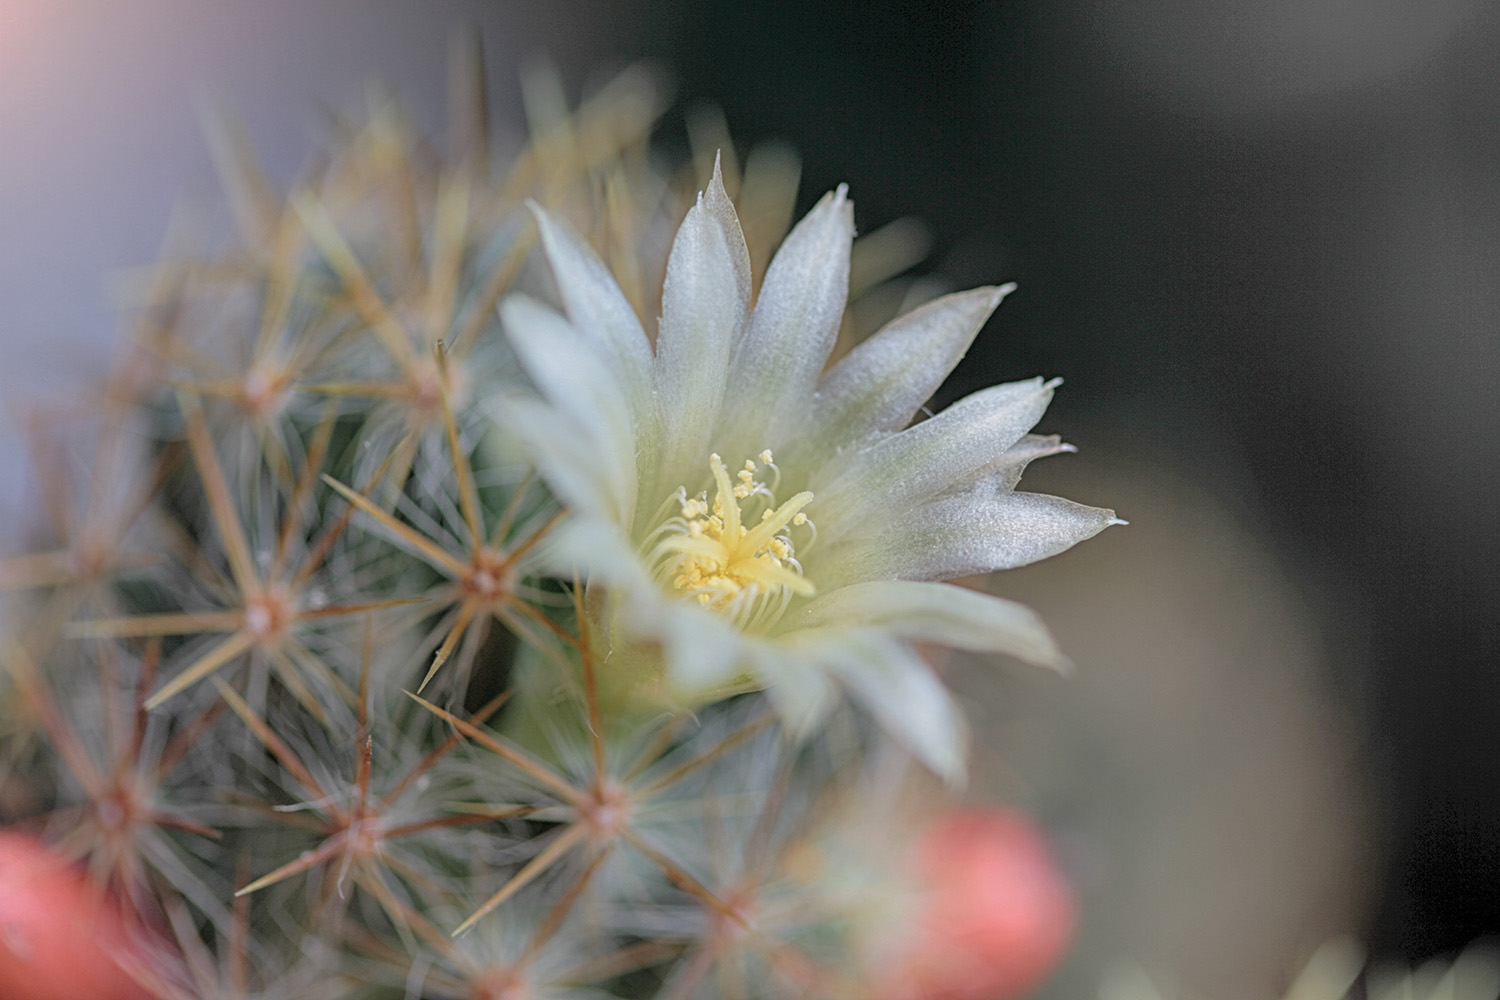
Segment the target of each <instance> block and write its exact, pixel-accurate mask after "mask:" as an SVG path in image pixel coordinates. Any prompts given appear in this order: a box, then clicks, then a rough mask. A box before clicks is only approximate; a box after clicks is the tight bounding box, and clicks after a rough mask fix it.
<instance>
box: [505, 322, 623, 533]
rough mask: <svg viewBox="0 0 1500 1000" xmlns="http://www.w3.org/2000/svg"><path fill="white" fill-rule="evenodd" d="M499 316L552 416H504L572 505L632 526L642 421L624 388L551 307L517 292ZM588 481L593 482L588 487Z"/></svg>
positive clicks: (518, 410) (520, 410) (516, 410)
mask: <svg viewBox="0 0 1500 1000" xmlns="http://www.w3.org/2000/svg"><path fill="white" fill-rule="evenodd" d="M500 316H501V320H502V322H503V323H504V325H505V330H506V334H507V336H508V337H509V339H510V342H511V345H512V346H513V347H514V348H515V351H516V356H517V357H518V358H519V360H520V362H521V366H522V367H523V368H524V369H525V370H526V374H527V375H528V376H530V377H531V380H532V382H533V383H535V385H536V387H537V389H538V390H539V391H540V392H541V393H542V395H543V396H544V397H545V398H546V400H547V402H548V403H549V404H550V407H549V408H548V410H549V411H550V414H551V416H550V418H549V416H548V414H547V413H543V412H538V411H536V410H535V409H534V408H531V407H527V406H511V407H509V408H508V409H507V408H506V406H505V404H504V403H502V404H501V408H502V412H501V414H500V415H501V419H502V420H508V421H511V422H512V423H513V425H514V426H515V428H516V431H517V433H518V436H519V437H520V438H521V440H522V441H523V443H524V444H525V445H526V447H527V449H528V450H529V451H530V452H531V453H532V455H533V456H534V457H535V459H536V461H537V465H538V467H539V468H540V469H541V470H542V471H543V473H547V474H549V479H551V478H553V477H557V478H558V479H559V481H557V482H553V487H554V488H555V489H557V490H558V491H559V493H562V494H563V495H564V497H565V498H566V499H567V501H568V502H569V503H572V504H574V505H575V506H581V507H584V508H586V509H589V510H591V511H593V512H595V513H598V514H600V515H605V516H608V517H610V519H612V520H616V521H617V522H618V523H621V524H628V523H629V522H628V520H627V519H628V518H629V517H630V516H631V514H632V513H633V512H634V509H635V491H636V450H637V449H636V439H635V430H634V429H635V420H634V419H633V415H632V412H631V407H630V405H629V403H628V402H627V400H626V399H625V397H624V395H623V393H622V392H621V390H620V385H619V383H618V382H617V381H616V379H615V377H614V375H613V374H612V373H611V372H610V370H609V369H608V368H606V367H605V365H604V363H603V362H602V361H601V359H600V357H599V356H598V355H597V354H596V353H595V350H594V349H593V347H592V345H590V344H588V343H587V342H586V341H585V340H584V338H583V336H582V335H581V333H580V332H579V331H578V330H577V329H576V328H575V327H574V326H573V325H572V324H570V323H569V322H568V321H567V320H565V319H563V318H562V317H561V316H559V315H558V314H557V313H555V312H553V311H552V310H551V309H548V308H547V307H546V306H543V305H541V304H539V303H537V302H534V301H532V300H531V299H528V298H526V297H525V296H521V295H513V296H511V297H510V298H509V299H507V300H506V301H505V302H504V303H503V304H502V305H501V308H500ZM549 424H550V425H549ZM564 480H565V481H566V485H564V482H563V481H564ZM585 483H588V484H591V485H590V486H589V487H588V488H587V489H584V488H583V487H584V485H585Z"/></svg>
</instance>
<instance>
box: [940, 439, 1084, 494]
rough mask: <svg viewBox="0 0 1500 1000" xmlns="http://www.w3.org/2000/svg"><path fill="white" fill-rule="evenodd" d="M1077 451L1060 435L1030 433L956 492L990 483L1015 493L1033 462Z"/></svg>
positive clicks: (978, 470) (977, 472)
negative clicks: (985, 481)
mask: <svg viewBox="0 0 1500 1000" xmlns="http://www.w3.org/2000/svg"><path fill="white" fill-rule="evenodd" d="M1077 450H1078V449H1077V448H1075V447H1073V446H1072V445H1070V444H1064V443H1063V440H1062V438H1060V437H1058V436H1057V435H1056V434H1027V435H1025V436H1023V437H1022V438H1021V440H1019V441H1017V442H1016V443H1015V444H1013V445H1011V446H1010V447H1009V448H1007V449H1005V451H1004V452H1003V453H1002V454H1001V455H1000V457H999V458H997V459H995V460H994V461H993V462H991V463H989V464H988V465H986V466H984V467H983V468H980V469H976V470H975V471H974V473H973V474H972V475H970V476H969V477H967V478H966V479H964V480H962V481H960V483H959V484H958V485H957V487H956V488H955V489H954V490H953V492H955V493H958V492H967V491H968V490H970V489H972V488H973V487H974V486H975V485H977V484H978V483H979V482H980V480H989V481H990V483H991V485H992V486H993V487H995V488H998V489H1001V490H1013V489H1015V488H1016V484H1017V483H1019V482H1020V481H1021V474H1022V473H1023V472H1025V471H1026V466H1028V465H1030V464H1031V463H1032V462H1034V461H1036V460H1037V459H1039V458H1046V457H1047V456H1049V455H1061V454H1063V453H1065V452H1073V451H1077Z"/></svg>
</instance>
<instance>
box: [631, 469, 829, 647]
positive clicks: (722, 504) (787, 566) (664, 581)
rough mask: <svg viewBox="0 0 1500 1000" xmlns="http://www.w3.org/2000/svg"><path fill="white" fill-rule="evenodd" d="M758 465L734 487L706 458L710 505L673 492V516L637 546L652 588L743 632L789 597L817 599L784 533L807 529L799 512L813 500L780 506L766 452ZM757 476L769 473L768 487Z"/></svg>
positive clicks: (772, 617) (806, 495)
mask: <svg viewBox="0 0 1500 1000" xmlns="http://www.w3.org/2000/svg"><path fill="white" fill-rule="evenodd" d="M759 458H760V462H759V463H757V462H755V461H754V460H752V459H747V460H746V461H745V464H744V467H743V468H742V469H740V470H739V472H738V473H737V474H736V477H735V479H736V480H737V481H731V479H730V476H729V470H728V469H727V468H726V467H725V465H724V461H723V459H721V458H720V457H719V456H718V455H710V456H709V457H708V467H709V470H710V471H711V472H712V473H713V478H714V488H715V492H714V497H713V500H712V501H710V500H709V497H708V492H707V491H706V490H705V491H704V492H702V493H699V494H698V495H697V496H695V497H689V496H688V495H687V489H686V487H678V489H677V492H676V494H674V495H673V497H671V498H669V503H670V502H673V501H675V503H676V506H677V508H678V509H677V513H676V514H675V515H674V516H672V517H669V518H667V519H666V520H665V521H664V522H662V524H661V525H660V526H659V527H658V528H657V529H656V530H655V531H653V532H652V533H651V534H650V536H648V537H647V539H646V542H645V546H643V549H646V561H647V564H648V565H649V566H651V568H652V573H653V576H654V577H655V579H656V581H657V583H658V584H660V585H661V586H662V587H664V588H666V589H668V591H669V592H671V593H674V594H676V595H677V596H680V597H682V598H684V599H687V600H693V601H696V602H697V603H698V604H700V605H702V606H704V607H706V608H711V609H713V610H714V611H718V612H720V613H722V614H724V615H727V616H728V617H729V618H730V619H731V620H732V621H733V622H734V623H735V624H736V625H737V626H738V627H740V628H741V629H744V630H754V629H756V628H761V627H764V626H767V625H770V624H772V623H774V622H775V621H776V620H777V619H778V618H780V617H781V615H782V613H783V612H784V611H785V610H786V608H787V605H788V604H789V603H790V602H791V600H792V597H793V596H799V597H811V596H813V594H814V593H816V589H815V588H814V587H813V585H812V584H811V583H810V582H808V581H807V580H806V579H804V578H803V576H802V565H801V563H799V562H798V561H797V556H796V549H795V547H794V545H793V543H792V538H791V535H790V533H789V532H790V528H791V527H794V526H795V527H804V526H805V527H807V528H808V529H809V531H811V530H813V525H812V522H811V521H809V520H808V519H807V515H806V514H804V513H803V512H802V508H804V507H806V506H807V505H808V504H809V503H811V502H812V499H813V495H812V493H810V492H806V491H804V492H802V493H798V494H797V495H796V496H794V497H792V498H791V499H790V500H787V501H786V502H785V503H783V504H780V505H778V504H777V503H776V495H775V493H774V489H775V486H776V485H777V484H778V483H779V482H780V478H781V476H780V470H778V469H777V468H776V466H775V463H774V462H772V460H771V452H770V451H763V452H761V453H760V455H759ZM763 470H769V471H770V472H771V474H772V477H773V478H772V480H771V485H770V486H767V485H766V483H765V482H764V481H762V480H761V479H759V478H757V477H758V475H759V474H760V473H762V471H763ZM747 525H749V526H748V527H747Z"/></svg>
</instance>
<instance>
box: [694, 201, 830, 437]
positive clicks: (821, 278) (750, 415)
mask: <svg viewBox="0 0 1500 1000" xmlns="http://www.w3.org/2000/svg"><path fill="white" fill-rule="evenodd" d="M853 239H854V207H853V206H852V205H851V204H850V203H849V201H848V199H847V197H846V189H845V188H844V187H843V186H842V185H840V187H839V189H838V190H837V191H833V192H830V193H829V194H827V195H825V196H824V197H823V199H822V200H821V201H819V202H818V204H817V206H816V207H815V208H813V210H812V211H811V212H809V213H808V214H807V218H805V219H803V220H802V221H801V222H799V223H797V226H796V228H794V229H793V230H792V231H791V233H789V234H788V235H787V238H786V240H785V241H784V242H783V243H782V244H781V249H780V250H778V251H777V252H776V256H775V258H774V259H773V260H772V261H771V266H770V267H769V268H767V270H766V278H765V281H764V282H763V283H762V284H761V289H760V299H759V301H757V302H756V304H755V312H754V313H753V314H752V315H751V317H750V323H749V325H748V326H747V328H746V330H745V334H744V336H743V337H742V338H741V339H740V340H739V342H738V343H737V344H736V345H735V349H734V352H733V358H732V360H731V362H730V365H731V370H732V371H733V372H734V384H733V385H732V386H731V387H730V391H729V394H728V396H727V398H726V399H725V403H724V409H723V416H722V418H721V420H720V424H719V426H720V429H721V431H722V438H723V441H724V445H723V446H724V447H726V448H730V449H731V455H726V456H725V458H726V460H729V461H738V459H739V457H740V454H741V452H743V453H744V454H745V455H752V454H755V453H757V452H759V451H760V450H761V449H762V448H765V447H768V446H773V445H774V444H775V443H776V442H777V441H778V440H780V439H781V438H782V437H783V436H784V435H787V434H789V432H794V431H796V430H800V429H801V428H800V427H799V426H798V425H799V424H801V423H802V421H803V418H804V416H805V413H806V409H807V407H808V405H809V404H810V402H811V400H812V396H813V390H814V389H815V388H816V387H817V381H818V374H819V373H820V372H821V371H822V370H823V364H824V362H826V361H827V360H828V354H829V352H830V351H832V350H833V342H834V338H835V337H836V336H837V335H838V330H839V322H840V320H841V319H842V318H843V315H844V303H845V301H846V300H847V299H848V297H849V247H850V244H851V243H852V242H853Z"/></svg>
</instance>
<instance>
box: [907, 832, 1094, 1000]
mask: <svg viewBox="0 0 1500 1000" xmlns="http://www.w3.org/2000/svg"><path fill="white" fill-rule="evenodd" d="M911 863H912V869H913V877H914V879H915V881H916V883H917V884H918V885H919V886H920V889H921V892H920V894H919V895H918V896H917V897H916V902H915V906H914V910H913V913H912V914H911V918H912V919H911V923H910V924H909V926H908V928H907V933H906V934H905V935H904V936H903V938H902V939H901V943H900V945H899V946H898V947H897V950H896V952H895V954H893V955H892V956H890V965H889V966H888V968H889V970H890V971H889V972H888V973H887V975H886V976H885V977H884V981H883V982H882V983H881V984H880V987H879V991H878V996H879V997H880V1000H1006V998H1010V997H1017V996H1021V995H1023V994H1026V993H1028V992H1029V991H1031V990H1032V989H1034V988H1035V987H1037V986H1039V985H1040V984H1041V982H1042V981H1043V979H1044V978H1045V977H1046V976H1047V975H1048V973H1050V972H1051V971H1052V970H1053V968H1054V967H1055V966H1056V965H1057V963H1058V961H1059V960H1060V959H1061V958H1062V956H1063V954H1064V952H1065V951H1066V950H1067V946H1068V944H1069V942H1070V941H1071V940H1072V936H1073V929H1074V926H1075V924H1076V922H1077V910H1076V906H1075V902H1074V897H1073V892H1072V889H1071V888H1070V886H1069V885H1068V883H1067V881H1066V880H1065V878H1064V876H1063V874H1062V871H1061V870H1060V868H1059V866H1058V863H1057V861H1056V859H1055V858H1054V857H1053V854H1052V851H1051V850H1050V849H1049V848H1048V846H1047V843H1046V840H1045V839H1044V838H1043V836H1042V834H1041V832H1040V831H1039V830H1038V829H1037V826H1036V824H1035V823H1033V822H1032V821H1031V820H1030V819H1029V818H1027V817H1025V816H1022V815H1020V814H1018V813H1014V812H1010V811H1008V810H1004V809H994V808H991V809H973V810H964V811H959V812H954V813H950V814H948V815H947V816H944V817H942V818H940V819H939V820H938V821H937V822H936V823H935V824H934V825H933V826H931V827H930V828H929V829H928V830H926V831H925V832H923V833H922V835H921V836H920V837H919V839H918V841H917V843H916V845H915V849H914V851H913V854H912V861H911Z"/></svg>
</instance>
